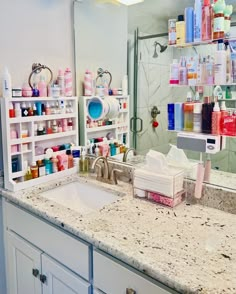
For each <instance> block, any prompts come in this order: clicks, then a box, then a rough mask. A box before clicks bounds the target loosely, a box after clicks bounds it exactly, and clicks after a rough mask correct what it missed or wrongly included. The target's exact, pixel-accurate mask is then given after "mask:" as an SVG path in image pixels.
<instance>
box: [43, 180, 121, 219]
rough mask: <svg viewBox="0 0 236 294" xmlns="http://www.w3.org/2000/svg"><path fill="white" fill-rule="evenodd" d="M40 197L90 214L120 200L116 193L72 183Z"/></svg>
mask: <svg viewBox="0 0 236 294" xmlns="http://www.w3.org/2000/svg"><path fill="white" fill-rule="evenodd" d="M40 196H42V197H44V198H47V199H49V200H52V201H54V202H56V203H58V204H60V205H63V206H65V207H66V208H70V209H72V210H76V211H78V212H79V213H80V214H88V213H91V212H93V211H96V210H99V209H101V208H102V207H104V206H105V205H107V204H110V203H112V202H115V201H116V200H117V199H119V198H120V196H119V195H118V193H116V192H110V191H109V192H108V191H105V190H103V189H102V188H100V187H97V186H93V185H90V184H87V183H80V182H72V183H69V184H66V185H63V186H60V187H57V188H54V189H51V190H48V191H45V192H42V193H40Z"/></svg>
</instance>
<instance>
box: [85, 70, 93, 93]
mask: <svg viewBox="0 0 236 294" xmlns="http://www.w3.org/2000/svg"><path fill="white" fill-rule="evenodd" d="M92 93H93V77H92V72H91V71H90V70H88V69H87V70H86V71H85V74H84V96H91V95H92Z"/></svg>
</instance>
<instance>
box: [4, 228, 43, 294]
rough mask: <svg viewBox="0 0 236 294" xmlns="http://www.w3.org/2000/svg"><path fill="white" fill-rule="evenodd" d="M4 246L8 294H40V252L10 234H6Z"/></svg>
mask: <svg viewBox="0 0 236 294" xmlns="http://www.w3.org/2000/svg"><path fill="white" fill-rule="evenodd" d="M6 244H7V271H8V273H7V288H8V294H26V293H30V294H42V286H41V282H40V280H39V274H40V271H41V260H40V259H41V253H42V252H41V251H40V250H38V249H36V248H35V247H33V246H32V245H30V244H29V243H28V242H26V241H25V240H24V239H22V238H20V237H18V236H17V235H16V234H14V233H11V232H6ZM33 270H34V271H33Z"/></svg>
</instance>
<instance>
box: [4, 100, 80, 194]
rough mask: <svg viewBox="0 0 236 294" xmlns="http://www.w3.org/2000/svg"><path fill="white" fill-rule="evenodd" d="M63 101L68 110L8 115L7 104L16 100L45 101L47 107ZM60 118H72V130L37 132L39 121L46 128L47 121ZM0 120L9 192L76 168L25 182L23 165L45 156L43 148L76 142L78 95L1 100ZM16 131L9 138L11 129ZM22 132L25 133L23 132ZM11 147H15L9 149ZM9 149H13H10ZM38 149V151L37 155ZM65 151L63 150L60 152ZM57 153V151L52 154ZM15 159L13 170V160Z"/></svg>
mask: <svg viewBox="0 0 236 294" xmlns="http://www.w3.org/2000/svg"><path fill="white" fill-rule="evenodd" d="M60 101H64V104H66V105H67V104H69V105H70V112H69V113H68V109H66V108H65V113H56V114H49V115H34V116H26V117H22V116H21V117H13V118H10V117H9V103H12V104H13V106H15V103H20V104H21V105H22V103H23V102H24V103H26V105H27V104H28V103H31V106H33V104H34V103H36V102H41V103H47V102H48V104H49V106H51V105H53V104H55V103H57V102H60ZM63 119H66V120H67V121H68V119H71V120H72V122H73V127H72V128H73V129H72V130H70V131H64V132H55V133H52V134H45V135H38V133H37V128H36V127H37V126H38V124H41V125H43V126H45V127H46V125H47V123H48V122H49V121H50V122H51V123H52V121H54V120H55V121H56V122H57V124H58V123H59V122H60V123H61V124H62V122H63ZM1 120H2V138H3V154H4V187H5V189H8V190H10V191H18V190H22V189H25V188H28V187H32V186H34V185H37V184H42V183H45V182H47V181H50V180H53V179H56V178H58V177H64V176H66V175H70V174H72V173H74V172H75V171H76V168H71V169H66V170H64V171H60V172H57V173H53V174H50V175H46V176H42V177H39V178H35V179H32V180H28V181H25V180H24V176H25V174H26V166H30V165H31V164H32V162H36V161H37V160H39V159H44V156H45V155H44V151H45V149H47V148H51V147H53V146H57V145H63V144H70V143H74V144H75V145H78V142H79V140H78V135H79V134H78V99H77V97H60V98H52V97H37V98H36V97H27V98H25V97H22V98H12V99H3V98H2V99H1ZM12 130H14V131H16V133H17V138H14V139H11V131H12ZM22 131H27V133H28V134H27V135H28V136H27V137H23V138H22ZM24 135H25V134H24ZM12 146H14V149H13V148H12ZM12 150H14V151H13V152H12ZM39 150H40V151H41V152H40V154H39ZM60 152H65V150H63V151H60ZM55 155H57V153H55ZM13 160H14V161H16V162H17V164H16V165H17V166H16V168H15V169H16V171H15V169H14V172H13V166H12V162H13Z"/></svg>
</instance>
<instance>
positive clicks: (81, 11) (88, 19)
mask: <svg viewBox="0 0 236 294" xmlns="http://www.w3.org/2000/svg"><path fill="white" fill-rule="evenodd" d="M74 18H75V44H76V74H77V81H78V90H79V91H78V93H79V94H80V95H81V94H82V81H83V76H84V72H85V70H86V69H87V68H88V69H90V70H92V71H93V72H95V73H96V71H97V69H98V68H99V67H102V68H103V69H107V70H108V71H110V72H111V73H112V76H113V81H112V84H111V87H116V88H117V87H121V80H122V77H123V76H124V75H125V74H126V69H127V39H128V38H127V30H128V24H127V22H128V19H127V7H126V6H123V5H120V6H117V5H112V4H105V3H104V4H98V3H96V1H95V0H84V1H82V2H77V3H75V16H74Z"/></svg>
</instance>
